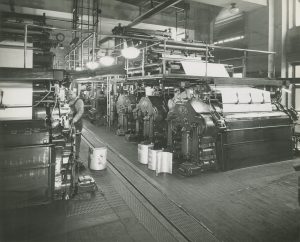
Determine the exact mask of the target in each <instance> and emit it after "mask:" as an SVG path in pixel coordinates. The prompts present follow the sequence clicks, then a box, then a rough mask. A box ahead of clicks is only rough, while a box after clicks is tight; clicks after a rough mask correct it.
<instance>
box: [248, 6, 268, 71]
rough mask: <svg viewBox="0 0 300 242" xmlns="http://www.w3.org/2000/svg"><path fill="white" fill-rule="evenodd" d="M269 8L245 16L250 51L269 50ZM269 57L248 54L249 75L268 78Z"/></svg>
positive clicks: (259, 9)
mask: <svg viewBox="0 0 300 242" xmlns="http://www.w3.org/2000/svg"><path fill="white" fill-rule="evenodd" d="M268 13H269V10H268V7H262V8H258V9H256V10H253V11H251V12H248V13H246V14H245V42H246V46H247V48H248V49H254V50H264V51H267V50H268V29H269V18H268ZM267 68H268V56H267V55H265V54H257V53H248V54H247V73H248V74H250V75H251V76H267V73H268V69H267Z"/></svg>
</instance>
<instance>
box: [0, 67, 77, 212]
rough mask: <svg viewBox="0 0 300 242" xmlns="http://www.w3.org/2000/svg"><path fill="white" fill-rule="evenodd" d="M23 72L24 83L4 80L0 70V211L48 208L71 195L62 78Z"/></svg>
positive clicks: (70, 136) (69, 140)
mask: <svg viewBox="0 0 300 242" xmlns="http://www.w3.org/2000/svg"><path fill="white" fill-rule="evenodd" d="M16 72H17V71H16ZM22 72H25V74H26V75H25V76H26V77H22V75H20V76H21V78H20V77H11V78H10V79H8V78H6V77H5V75H4V76H3V73H5V71H2V70H1V79H0V89H1V96H2V97H1V100H2V102H1V108H0V117H1V118H0V136H1V139H0V177H1V178H0V180H1V182H0V197H1V199H0V202H1V205H2V207H15V206H17V207H24V206H31V205H37V204H44V203H50V202H52V201H53V200H57V199H69V198H70V197H71V196H72V195H73V194H74V185H75V171H74V162H73V152H74V138H73V136H74V132H73V130H72V128H71V126H70V124H69V120H70V119H69V113H70V109H69V107H68V105H67V103H66V100H65V94H66V93H65V91H66V88H65V86H64V85H63V74H62V73H61V74H59V77H56V75H53V73H52V72H49V73H48V72H47V73H44V72H42V73H40V75H39V76H38V77H37V73H33V72H32V71H27V70H23V71H22ZM16 75H18V73H16ZM16 79H17V80H18V81H16ZM12 93H13V95H12Z"/></svg>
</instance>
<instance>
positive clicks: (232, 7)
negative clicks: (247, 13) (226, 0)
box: [229, 3, 240, 14]
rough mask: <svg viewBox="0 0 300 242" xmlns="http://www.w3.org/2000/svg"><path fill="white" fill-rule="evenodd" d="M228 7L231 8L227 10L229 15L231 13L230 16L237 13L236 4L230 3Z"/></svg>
mask: <svg viewBox="0 0 300 242" xmlns="http://www.w3.org/2000/svg"><path fill="white" fill-rule="evenodd" d="M230 5H231V7H230V9H229V11H230V13H232V14H237V13H239V11H240V9H239V8H238V7H237V6H236V3H231V4H230Z"/></svg>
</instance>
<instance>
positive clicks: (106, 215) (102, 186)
mask: <svg viewBox="0 0 300 242" xmlns="http://www.w3.org/2000/svg"><path fill="white" fill-rule="evenodd" d="M87 156H88V146H87V145H86V143H84V142H82V146H81V158H82V160H83V161H85V166H86V167H87V163H86V160H87V159H86V158H87ZM81 174H90V171H89V170H88V169H86V170H85V171H83V172H81ZM92 176H93V177H94V178H95V181H96V182H97V185H98V188H99V191H98V192H97V193H96V196H95V197H91V196H90V194H81V195H78V196H76V197H75V198H73V199H71V200H69V201H59V202H54V203H52V204H49V205H42V206H35V207H30V208H21V209H10V210H1V211H0V215H1V216H0V221H1V222H0V241H1V242H8V241H22V242H25V241H26V242H27V241H28V242H29V241H36V242H44V241H47V242H48V241H49V242H53V241H62V242H69V241H70V242H77V241H78V242H89V241H91V242H92V241H111V242H115V241H122V242H124V241H128V242H129V241H136V242H137V241H149V242H150V241H155V239H154V238H153V237H152V236H151V234H150V233H149V232H148V231H147V230H146V229H145V227H144V226H143V225H142V224H141V223H140V222H139V221H138V219H137V218H136V216H135V215H134V213H133V212H132V210H131V209H130V208H129V206H128V205H127V204H126V202H125V201H124V200H123V199H122V197H121V196H120V194H119V193H118V192H117V190H116V189H115V186H116V184H117V180H118V178H117V177H116V175H115V174H113V172H112V171H111V170H110V169H107V170H104V171H100V172H94V173H93V174H92Z"/></svg>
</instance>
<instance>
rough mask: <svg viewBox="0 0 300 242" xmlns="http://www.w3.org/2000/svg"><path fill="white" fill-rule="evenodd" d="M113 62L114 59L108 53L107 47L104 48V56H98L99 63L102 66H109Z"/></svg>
mask: <svg viewBox="0 0 300 242" xmlns="http://www.w3.org/2000/svg"><path fill="white" fill-rule="evenodd" d="M114 62H115V59H114V58H113V57H112V56H110V55H109V54H108V49H107V50H106V53H105V56H103V57H101V58H100V64H101V65H103V66H111V65H113V64H114Z"/></svg>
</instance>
